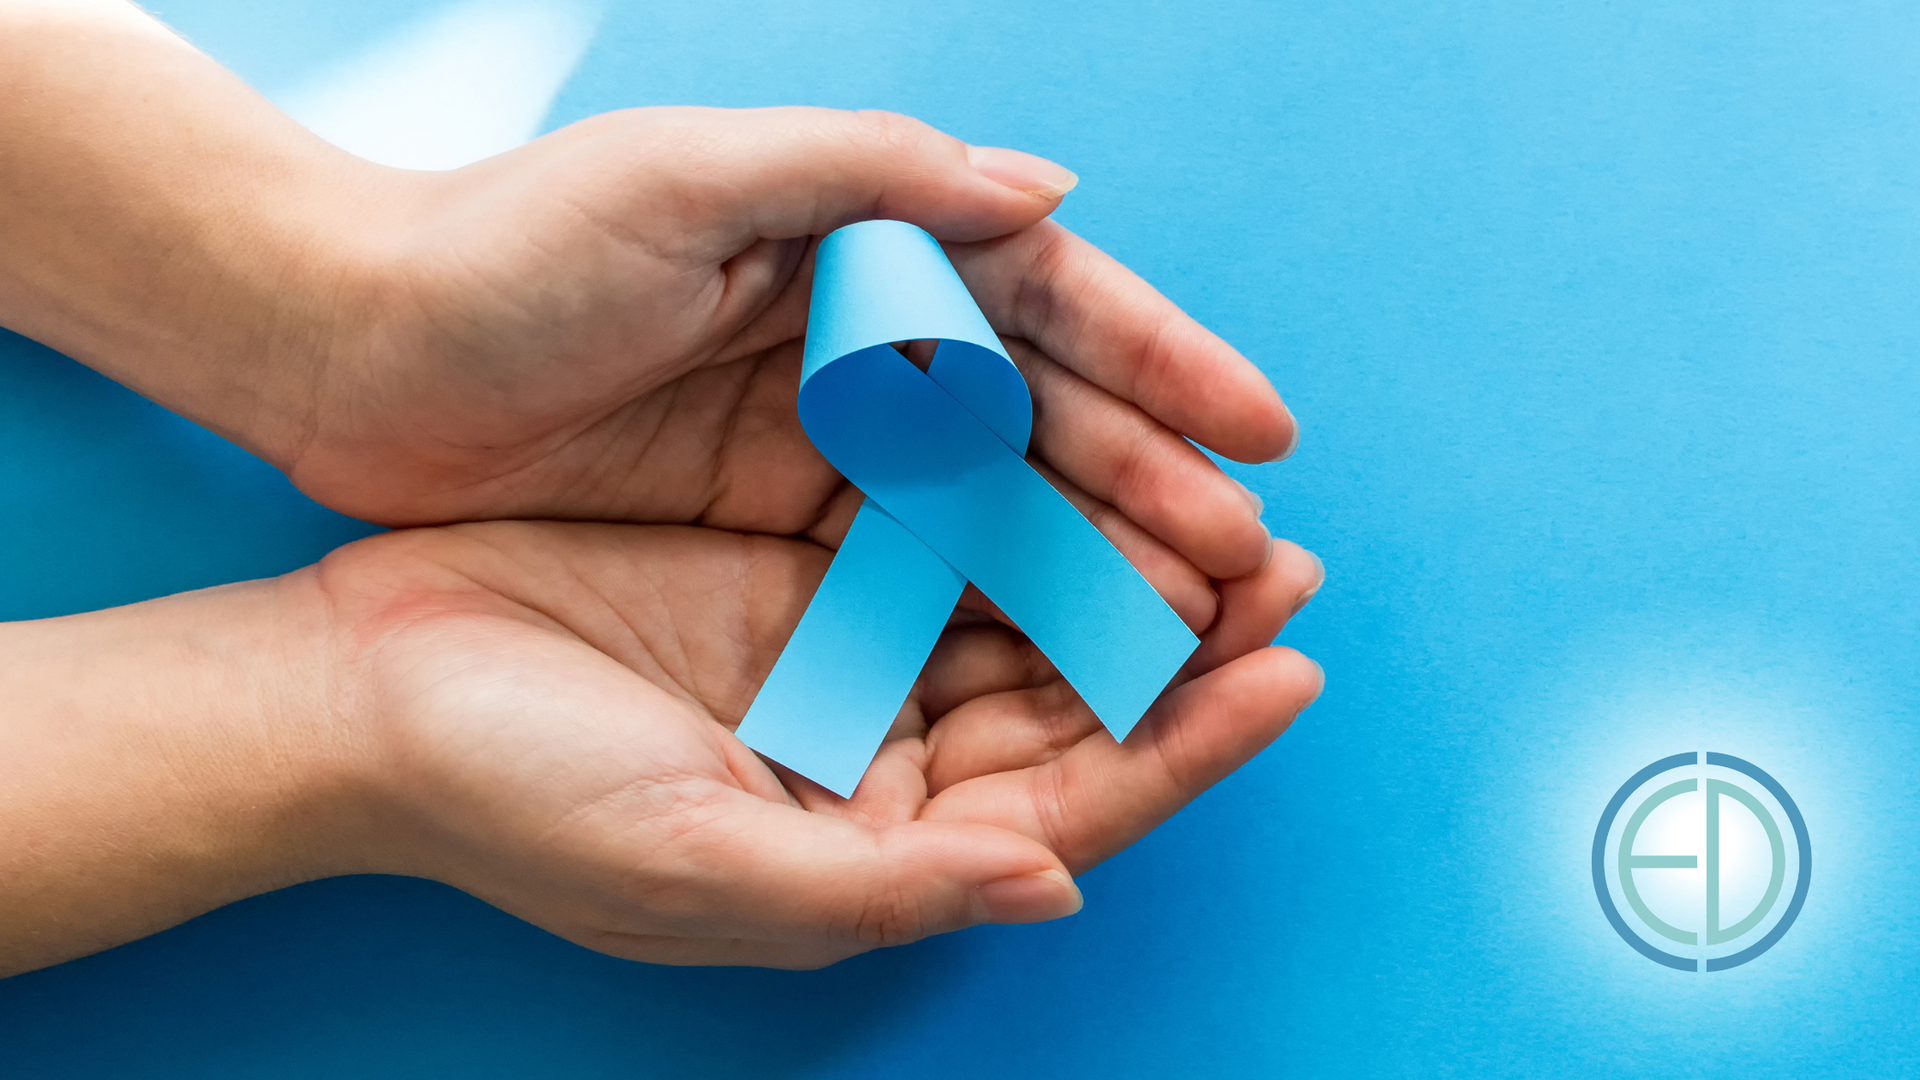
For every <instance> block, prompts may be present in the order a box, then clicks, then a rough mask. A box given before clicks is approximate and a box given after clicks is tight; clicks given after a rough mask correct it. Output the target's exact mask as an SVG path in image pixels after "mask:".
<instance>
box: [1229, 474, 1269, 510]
mask: <svg viewBox="0 0 1920 1080" xmlns="http://www.w3.org/2000/svg"><path fill="white" fill-rule="evenodd" d="M1234 483H1236V484H1240V481H1238V480H1235V481H1234ZM1240 494H1242V495H1245V496H1246V497H1247V505H1248V506H1251V507H1253V516H1254V517H1259V516H1260V515H1261V514H1264V513H1266V512H1267V504H1266V501H1265V500H1263V499H1261V498H1260V496H1258V495H1256V494H1254V491H1253V489H1252V488H1250V487H1248V486H1247V485H1245V484H1240Z"/></svg>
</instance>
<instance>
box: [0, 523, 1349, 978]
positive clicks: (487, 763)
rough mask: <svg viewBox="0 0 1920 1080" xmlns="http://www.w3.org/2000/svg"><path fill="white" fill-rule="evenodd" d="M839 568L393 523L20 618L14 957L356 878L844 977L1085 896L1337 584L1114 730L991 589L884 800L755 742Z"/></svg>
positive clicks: (1231, 739)
mask: <svg viewBox="0 0 1920 1080" xmlns="http://www.w3.org/2000/svg"><path fill="white" fill-rule="evenodd" d="M830 557H831V552H830V551H828V550H827V549H826V548H824V547H821V546H819V545H815V544H812V543H809V542H806V541H801V540H791V539H783V538H777V537H768V536H760V535H749V534H739V533H728V532H723V531H721V530H716V529H703V528H687V527H675V526H631V525H593V524H556V523H536V522H495V523H485V524H475V525H460V526H453V527H449V528H440V529H420V530H410V531H406V532H398V533H391V534H387V535H384V536H379V537H374V538H371V539H368V540H363V541H360V542H358V543H355V544H351V545H348V546H347V547H344V548H341V549H340V550H338V551H336V552H334V553H333V554H331V555H329V556H328V557H327V558H326V559H325V560H323V561H322V562H321V563H320V564H318V565H317V566H315V567H311V568H308V569H306V570H302V571H299V572H297V573H294V574H291V575H288V576H286V577H284V578H279V579H275V580H272V581H266V582H250V583H246V584H242V585H236V586H226V587H222V588H218V589H210V590H205V591H202V592H198V593H189V594H185V595H182V596H177V597H168V598H165V599H161V600H155V601H149V602H147V603H143V604H136V605H132V606H130V607H125V608H119V609H114V610H110V611H104V612H94V613H89V614H85V615H77V616H69V617H65V618H60V619H49V620H44V621H41V622H36V623H13V624H6V625H4V626H0V655H4V656H6V657H8V658H9V663H7V664H6V665H5V666H4V667H0V694H3V695H4V700H7V701H8V702H9V703H10V707H9V711H8V714H7V740H8V753H7V754H6V755H0V821H4V822H5V823H6V826H7V835H8V837H9V838H10V840H9V843H8V844H6V845H3V846H0V972H5V973H11V972H14V971H22V970H27V969H30V968H34V967H38V966H42V965H45V964H49V963H54V962H57V961H60V960H63V959H67V958H69V957H72V956H75V955H79V954H82V953H86V952H90V951H93V950H95V949H99V948H104V947H106V946H109V945H112V944H116V943H118V942H120V941H124V940H127V939H130V938H133V937H138V936H140V935H142V934H145V933H150V932H152V931H154V930H157V929H160V928H162V927H165V926H169V925H172V924H173V923H176V922H179V921H181V920H183V919H186V918H190V917H192V916H193V915H196V914H199V913H200V912H202V911H205V910H208V909H210V908H212V907H215V906H218V905H219V904H222V903H227V902H229V901H232V900H236V899H239V898H241V897H244V896H248V895H251V894H254V893H257V892H262V891H265V890H268V889H273V888H278V887H282V886H285V885H289V884H293V883H295V882H298V881H303V880H309V879H312V878H316V877H322V876H326V875H329V874H342V873H366V872H379V873H393V874H411V875H418V876H422V877H430V878H434V879H437V880H440V881H444V882H447V883H449V884H451V885H454V886H457V887H459V888H462V889H465V890H467V891H468V892H471V893H473V894H474V895H476V896H479V897H481V898H483V899H485V900H488V901H489V902H491V903H494V904H497V905H498V906H500V907H502V908H504V909H506V910H508V911H510V912H513V913H514V914H516V915H519V916H520V917H522V918H525V919H527V920H529V921H531V922H533V923H536V924H538V925H540V926H543V927H545V928H547V929H549V930H551V931H553V932H554V933H556V934H559V935H561V936H563V937H566V938H569V939H571V940H573V941H576V942H579V943H580V944H582V945H586V946H588V947H590V948H594V949H599V950H601V951H604V952H609V953H612V954H615V955H618V956H624V957H630V958H633V959H637V960H647V961H652V962H656V963H672V964H714V963H723V964H760V965H768V966H775V967H815V966H819V965H823V964H827V963H831V962H833V961H836V960H839V959H842V958H844V957H847V956H851V955H854V954H856V953H859V952H863V951H866V950H868V949H871V948H875V947H877V946H884V945H894V944H900V943H903V942H908V941H913V940H916V939H918V938H921V937H924V936H926V935H929V934H934V933H940V932H945V931H950V930H956V929H960V928H962V927H966V926H971V925H974V924H977V923H981V922H1016V923H1017V922H1031V921H1035V920H1039V919H1048V918H1056V917H1059V916H1062V915H1067V914H1071V913H1072V912H1074V911H1076V910H1078V909H1079V907H1080V903H1081V898H1080V894H1079V891H1078V889H1077V888H1076V887H1075V886H1074V885H1073V882H1072V880H1071V877H1070V875H1072V874H1077V873H1080V872H1082V871H1084V870H1086V869H1087V868H1088V867H1091V866H1093V865H1095V864H1096V863H1098V862H1100V861H1101V860H1103V859H1105V858H1107V857H1108V856H1110V855H1112V854H1113V853H1115V852H1117V851H1119V850H1121V849H1122V848H1124V847H1126V846H1127V845H1128V844H1130V843H1132V842H1133V841H1134V840H1136V839H1138V838H1139V837H1140V836H1142V835H1144V834H1145V833H1146V832H1147V831H1148V830H1150V829H1152V828H1153V827H1154V826H1155V825H1157V824H1158V823H1159V822H1161V821H1163V820H1165V819H1166V818H1167V817H1168V816H1169V815H1171V814H1172V813H1173V812H1174V811H1176V810H1178V809H1179V808H1180V807H1181V806H1183V805H1185V804H1186V803H1187V802H1188V801H1189V800H1191V799H1192V798H1193V797H1194V796H1196V795H1198V794H1199V793H1200V792H1202V791H1204V790H1205V789H1206V788H1207V787H1209V786H1210V785H1212V784H1213V783H1215V782H1216V781H1218V780H1219V779H1220V778H1221V777H1223V776H1225V775H1227V774H1228V773H1229V772H1231V771H1232V770H1233V769H1235V768H1237V767H1238V766H1239V765H1241V764H1242V763H1244V762H1245V761H1246V760H1247V759H1248V758H1250V757H1251V756H1252V755H1253V754H1255V753H1257V752H1258V751H1259V750H1260V749H1261V748H1263V747H1264V746H1266V745H1267V744H1268V743H1269V742H1271V741H1272V740H1273V739H1274V738H1275V737H1277V736H1278V735H1279V734H1280V733H1281V731H1283V730H1284V729H1285V728H1286V726H1287V725H1288V723H1290V722H1291V721H1292V719H1293V717H1294V716H1295V714H1297V713H1298V712H1299V710H1301V709H1302V708H1304V707H1305V706H1306V705H1307V704H1308V703H1310V702H1311V701H1312V699H1313V698H1314V696H1315V695H1316V694H1317V693H1318V692H1319V688H1320V672H1319V669H1318V667H1317V666H1315V665H1314V664H1313V662H1312V661H1310V660H1307V659H1306V658H1305V657H1303V656H1301V655H1300V654H1299V653H1297V652H1294V651H1293V650H1291V649H1286V648H1279V647H1271V646H1268V645H1267V642H1268V641H1270V640H1272V638H1273V636H1274V635H1275V634H1276V633H1277V632H1278V631H1279V629H1280V627H1281V625H1282V624H1283V623H1284V622H1285V620H1286V619H1287V617H1288V616H1289V615H1290V614H1291V613H1292V612H1293V611H1295V610H1296V609H1297V608H1298V606H1299V605H1300V604H1302V603H1304V602H1305V599H1306V598H1307V596H1308V595H1310V594H1311V590H1312V589H1313V588H1314V587H1315V586H1316V585H1317V582H1318V574H1319V570H1318V565H1317V563H1315V561H1314V560H1313V558H1312V557H1311V556H1310V555H1308V554H1307V553H1306V552H1304V551H1302V550H1300V549H1299V548H1297V547H1294V546H1293V545H1291V544H1284V543H1283V544H1281V545H1280V546H1279V548H1278V550H1277V551H1276V554H1275V557H1274V559H1273V560H1271V561H1270V562H1269V563H1268V564H1267V566H1266V567H1265V568H1264V569H1262V570H1261V571H1260V572H1259V573H1257V574H1254V575H1252V576H1250V577H1247V578H1244V579H1241V580H1239V581H1236V582H1233V583H1231V584H1229V585H1226V586H1223V588H1222V594H1223V605H1222V613H1221V616H1220V618H1219V619H1218V620H1217V621H1216V622H1215V625H1214V626H1213V628H1212V629H1211V630H1209V632H1208V633H1207V635H1206V637H1205V639H1204V641H1203V644H1202V646H1201V649H1200V651H1199V652H1198V653H1196V654H1195V656H1194V658H1193V660H1192V661H1191V662H1190V663H1189V665H1188V666H1187V668H1186V670H1185V671H1184V672H1183V673H1182V675H1181V677H1180V679H1179V680H1178V682H1177V685H1176V686H1175V688H1174V689H1172V690H1171V691H1170V692H1169V693H1168V694H1167V695H1166V696H1165V697H1163V698H1162V699H1161V701H1160V702H1159V703H1158V704H1157V705H1156V706H1155V708H1154V709H1153V710H1152V711H1151V712H1150V713H1149V714H1148V716H1147V718H1146V719H1145V720H1143V721H1142V723H1141V725H1140V727H1139V728H1138V729H1136V731H1135V733H1134V734H1132V735H1131V736H1129V738H1128V739H1127V741H1126V743H1125V744H1124V745H1123V744H1120V743H1116V742H1115V741H1114V739H1113V737H1112V736H1111V735H1109V734H1107V732H1106V730H1105V729H1104V728H1102V727H1101V726H1100V725H1099V723H1098V721H1096V720H1095V719H1094V718H1093V716H1092V714H1091V713H1090V712H1089V711H1088V710H1087V709H1086V707H1085V706H1084V705H1083V704H1082V703H1081V702H1080V700H1079V698H1078V697H1077V696H1076V695H1075V694H1074V693H1073V692H1072V691H1071V690H1070V689H1069V688H1068V687H1067V686H1066V685H1065V684H1064V683H1063V682H1062V681H1061V679H1060V677H1059V675H1058V674H1057V673H1056V672H1054V670H1053V669H1052V667H1051V666H1050V665H1049V664H1047V662H1046V660H1045V658H1044V657H1042V656H1041V655H1040V654H1039V653H1038V652H1037V651H1035V650H1034V649H1033V647H1032V646H1031V645H1030V644H1028V643H1027V642H1026V640H1025V639H1024V638H1022V637H1021V636H1020V635H1019V634H1018V633H1016V632H1014V631H1012V630H1011V629H1009V628H1007V627H1005V626H1003V625H1001V624H1000V623H998V622H997V621H996V620H994V619H993V618H992V617H991V616H989V615H987V614H985V613H982V612H980V611H977V610H970V609H966V608H963V609H962V610H961V611H959V612H957V613H956V615H955V618H954V620H953V623H952V625H951V626H950V627H949V628H948V630H947V631H946V633H945V634H944V635H943V637H942V639H941V643H940V645H939V647H938V648H937V649H936V651H935V653H934V656H933V658H932V660H931V661H930V663H929V664H928V667H927V670H926V672H925V673H924V674H923V676H922V678H921V680H920V682H919V684H918V685H917V686H916V688H915V690H914V693H913V696H912V699H911V700H910V701H909V702H908V705H907V707H906V708H905V709H904V710H903V711H902V713H901V716H900V718H899V720H898V721H897V722H896V724H895V727H894V730H893V731H892V732H891V733H890V734H889V736H888V738H887V742H886V744H885V746H884V747H883V749H882V750H881V752H880V754H879V756H878V758H877V759H876V761H875V763H874V765H873V767H872V768H871V769H870V770H869V772H868V774H867V776H866V778H865V780H864V781H863V782H862V783H861V786H860V788H859V790H858V791H856V792H855V794H854V797H853V799H852V800H850V801H849V800H843V799H841V798H839V797H838V796H836V795H833V794H832V793H830V792H827V791H825V790H823V789H821V788H819V787H817V786H815V785H813V784H811V783H809V782H807V781H806V780H804V779H802V778H799V777H797V776H794V775H792V774H791V773H787V772H785V771H784V770H781V769H779V768H778V767H775V766H770V765H769V764H767V763H766V762H764V761H762V760H761V759H760V758H758V757H756V756H755V755H754V754H753V753H752V752H750V751H748V750H747V749H746V748H745V747H744V746H743V745H741V744H740V742H739V741H738V740H736V739H734V738H733V736H732V734H731V730H732V728H733V727H734V726H735V725H736V724H738V722H739V719H740V716H741V715H742V714H743V713H744V712H745V710H746V707H747V704H748V702H749V701H751V700H752V696H753V692H754V690H755V689H756V688H757V686H758V685H759V682H760V681H761V680H762V679H763V678H764V677H765V675H766V672H767V671H768V670H769V669H770V668H771V667H772V665H773V661H774V658H775V656H777V655H778V653H779V650H780V648H781V646H782V645H783V644H784V642H785V637H786V635H787V634H788V633H789V632H790V631H791V629H792V626H793V624H794V622H795V621H797V619H798V617H799V613H800V611H801V609H802V608H803V607H804V606H805V604H806V601H807V598H808V597H809V595H810V594H811V593H812V590H813V588H814V587H815V585H817V583H818V581H819V578H820V576H821V574H823V573H824V572H825V569H826V564H827V562H828V560H829V558H830Z"/></svg>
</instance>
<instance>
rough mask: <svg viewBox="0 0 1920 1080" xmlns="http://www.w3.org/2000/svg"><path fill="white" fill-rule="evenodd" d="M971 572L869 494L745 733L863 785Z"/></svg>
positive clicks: (832, 782) (835, 786) (836, 784)
mask: <svg viewBox="0 0 1920 1080" xmlns="http://www.w3.org/2000/svg"><path fill="white" fill-rule="evenodd" d="M966 584H967V582H966V579H965V578H963V577H961V576H960V574H959V573H958V572H957V571H955V570H954V569H953V567H951V566H948V565H947V563H946V562H945V561H944V560H942V559H941V558H940V556H938V555H936V554H934V553H933V552H932V551H931V550H929V549H928V548H927V546H926V545H925V544H923V543H921V542H920V540H919V539H918V538H917V537H915V536H914V535H913V534H912V533H910V532H908V531H907V530H906V528H904V527H903V526H902V525H901V524H900V523H899V522H897V521H895V520H894V519H893V518H891V517H889V516H887V514H886V513H885V512H884V511H882V510H881V509H880V508H879V507H878V506H876V505H875V504H874V503H873V501H872V500H871V499H869V500H867V501H866V502H865V503H863V504H861V507H860V512H859V514H857V515H856V516H855V517H854V519H853V527H852V528H851V529H849V530H848V531H847V538H846V540H845V541H843V542H842V543H841V545H840V551H839V554H837V555H835V556H834V559H833V563H832V565H830V566H829V567H828V568H827V576H826V577H825V578H824V579H822V580H821V582H820V589H819V591H818V592H816V593H814V595H813V599H812V601H810V602H809V603H808V604H807V610H806V613H805V614H803V615H802V616H801V617H800V625H798V626H796V627H795V628H794V631H793V637H792V639H791V640H789V641H788V642H787V647H786V648H785V649H784V650H783V651H782V652H781V653H780V658H779V659H778V660H777V661H775V662H774V665H773V670H772V671H771V672H769V673H768V675H767V681H766V683H765V684H763V685H762V686H761V687H760V693H759V696H757V697H755V698H754V699H753V704H752V706H750V707H749V708H748V709H747V715H746V717H745V718H744V719H742V720H741V721H740V727H739V730H738V731H736V732H735V734H736V735H737V736H739V738H740V741H742V742H744V743H746V744H747V745H748V746H749V747H751V748H753V749H754V750H755V751H756V752H758V753H760V754H763V755H765V756H766V757H769V758H772V759H773V760H774V761H777V762H779V763H780V764H782V765H784V766H786V767H787V768H789V769H792V770H793V771H794V772H797V773H799V774H800V775H802V776H804V777H806V778H807V779H809V780H812V781H813V782H815V783H817V784H819V785H820V786H822V787H824V788H826V789H828V790H829V791H832V792H834V793H835V794H837V795H840V796H842V797H848V798H850V797H852V795H853V789H854V788H855V787H857V786H859V784H860V778H861V776H863V775H865V773H866V771H867V765H868V763H869V762H871V761H872V760H873V755H874V752H875V751H877V750H878V749H879V748H880V743H881V742H882V741H883V740H884V739H885V738H886V735H887V731H888V729H889V728H891V727H892V726H893V721H894V718H895V717H897V716H898V715H899V713H900V706H902V705H903V704H905V703H906V700H907V695H908V693H910V692H911V691H912V690H913V684H914V680H916V679H918V678H919V677H920V669H921V668H922V667H923V666H925V664H926V662H927V657H928V655H929V654H931V653H932V652H933V647H934V645H935V643H936V642H938V641H939V639H940V632H941V631H942V630H944V629H945V628H946V625H947V618H948V616H950V615H952V614H953V606H954V604H956V603H958V602H959V600H960V593H961V590H963V589H965V588H966Z"/></svg>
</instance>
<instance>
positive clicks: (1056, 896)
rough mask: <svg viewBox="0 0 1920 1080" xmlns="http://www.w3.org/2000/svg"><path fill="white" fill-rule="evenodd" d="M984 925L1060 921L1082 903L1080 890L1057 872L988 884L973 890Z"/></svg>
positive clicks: (1071, 880) (1027, 875)
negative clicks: (982, 914) (989, 923)
mask: <svg viewBox="0 0 1920 1080" xmlns="http://www.w3.org/2000/svg"><path fill="white" fill-rule="evenodd" d="M975 893H976V895H977V896H978V898H979V902H980V907H981V909H982V911H983V913H984V915H985V920H984V921H986V922H995V923H1035V922H1046V921H1047V920H1048V919H1064V918H1066V917H1067V916H1069V915H1072V914H1073V913H1075V912H1077V911H1079V910H1080V908H1081V906H1082V905H1083V904H1085V903H1086V900H1085V898H1084V897H1082V896H1081V895H1080V886H1078V885H1075V884H1074V883H1073V879H1072V878H1070V877H1068V876H1067V875H1066V874H1064V873H1062V872H1061V871H1059V870H1042V871H1040V872H1039V873H1037V874H1022V875H1020V876H1019V877H1010V878H1001V879H1000V880H999V881H989V882H987V883H986V884H985V885H982V886H980V888H979V889H977V890H975Z"/></svg>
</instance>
